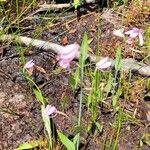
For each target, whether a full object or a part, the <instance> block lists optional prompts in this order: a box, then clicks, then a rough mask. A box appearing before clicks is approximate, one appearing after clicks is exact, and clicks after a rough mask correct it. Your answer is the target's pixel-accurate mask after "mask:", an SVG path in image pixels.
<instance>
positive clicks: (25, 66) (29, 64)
mask: <svg viewBox="0 0 150 150" xmlns="http://www.w3.org/2000/svg"><path fill="white" fill-rule="evenodd" d="M34 65H35V64H34V62H33V60H30V61H28V62H27V63H26V64H25V65H24V67H23V68H24V69H29V68H32V67H33V66H34Z"/></svg>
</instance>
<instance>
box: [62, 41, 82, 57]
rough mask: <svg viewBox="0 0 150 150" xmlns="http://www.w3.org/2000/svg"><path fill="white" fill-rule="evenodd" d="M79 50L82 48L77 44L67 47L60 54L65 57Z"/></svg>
mask: <svg viewBox="0 0 150 150" xmlns="http://www.w3.org/2000/svg"><path fill="white" fill-rule="evenodd" d="M79 48H80V46H79V45H78V44H76V43H74V44H70V45H67V46H65V47H64V49H63V50H61V51H60V54H64V55H65V54H69V53H71V52H72V51H78V50H79Z"/></svg>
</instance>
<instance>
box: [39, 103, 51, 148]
mask: <svg viewBox="0 0 150 150" xmlns="http://www.w3.org/2000/svg"><path fill="white" fill-rule="evenodd" d="M41 112H42V119H43V122H44V127H45V129H46V131H47V133H48V137H49V140H50V141H49V144H50V147H51V148H52V139H51V125H50V119H49V117H48V116H46V115H45V114H44V112H45V106H44V105H41Z"/></svg>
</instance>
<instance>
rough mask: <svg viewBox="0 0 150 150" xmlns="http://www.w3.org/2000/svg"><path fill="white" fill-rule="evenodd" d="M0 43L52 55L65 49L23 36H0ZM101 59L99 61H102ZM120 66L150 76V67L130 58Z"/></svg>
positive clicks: (94, 56) (93, 57) (92, 57)
mask: <svg viewBox="0 0 150 150" xmlns="http://www.w3.org/2000/svg"><path fill="white" fill-rule="evenodd" d="M0 41H13V42H18V43H20V44H25V45H26V46H34V47H36V48H40V49H43V50H46V51H51V52H54V53H56V54H57V53H59V52H60V51H65V47H64V46H61V45H59V44H56V43H52V42H48V41H43V40H38V39H32V38H29V37H24V36H17V35H10V34H8V35H2V36H0ZM88 57H89V58H90V60H91V61H92V62H94V63H96V60H97V57H96V55H94V54H90V53H89V54H88ZM76 58H77V59H78V58H79V52H78V54H77V56H76ZM102 58H103V57H101V58H100V59H102ZM109 60H110V61H111V62H112V67H114V65H115V60H113V59H109ZM121 66H122V70H126V71H129V70H131V71H132V70H134V71H136V72H137V73H139V74H141V75H143V76H150V66H147V65H146V64H143V63H139V62H137V61H136V60H134V59H132V58H127V59H122V61H121Z"/></svg>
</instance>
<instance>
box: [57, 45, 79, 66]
mask: <svg viewBox="0 0 150 150" xmlns="http://www.w3.org/2000/svg"><path fill="white" fill-rule="evenodd" d="M79 48H80V46H79V45H78V44H77V43H74V44H70V45H67V46H65V47H64V49H63V50H61V51H60V52H59V53H58V55H57V60H58V61H59V65H60V66H61V67H63V68H68V67H69V66H70V62H71V61H72V60H73V59H74V58H75V57H76V56H77V54H78V50H79Z"/></svg>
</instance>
